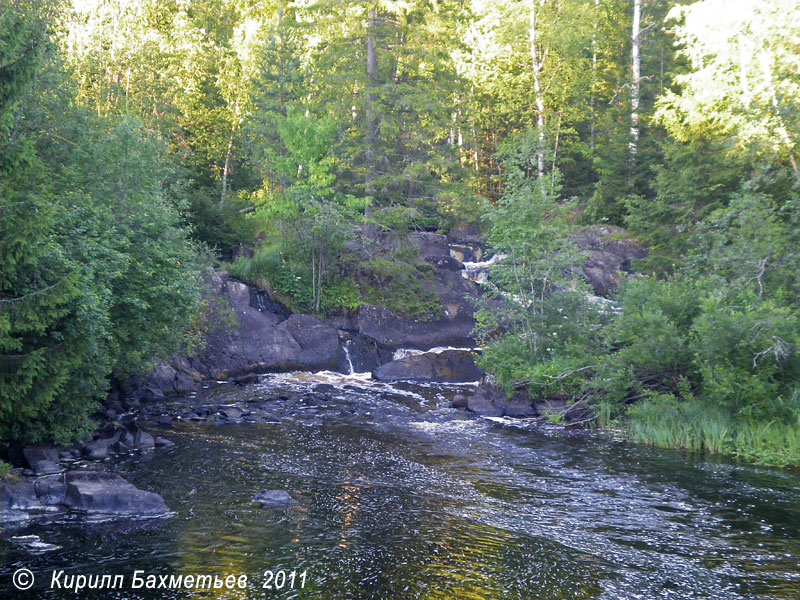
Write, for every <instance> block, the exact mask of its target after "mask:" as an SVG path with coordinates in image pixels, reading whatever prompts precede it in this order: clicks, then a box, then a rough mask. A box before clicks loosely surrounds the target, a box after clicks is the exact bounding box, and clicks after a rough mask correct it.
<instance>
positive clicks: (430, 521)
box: [2, 375, 800, 599]
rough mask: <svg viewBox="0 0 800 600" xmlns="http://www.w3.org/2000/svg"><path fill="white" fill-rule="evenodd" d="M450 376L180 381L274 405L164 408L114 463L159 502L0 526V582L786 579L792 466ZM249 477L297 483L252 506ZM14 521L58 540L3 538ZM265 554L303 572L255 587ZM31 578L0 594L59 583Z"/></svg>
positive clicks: (392, 591)
mask: <svg viewBox="0 0 800 600" xmlns="http://www.w3.org/2000/svg"><path fill="white" fill-rule="evenodd" d="M321 384H325V385H326V387H325V388H324V389H325V390H326V391H325V393H324V394H323V393H318V392H315V390H321V389H323V388H320V387H318V386H320V385H321ZM315 386H316V387H315ZM463 391H464V387H463V386H433V385H430V386H422V385H414V384H409V383H406V384H398V385H395V386H389V385H387V384H379V383H376V382H371V381H368V380H365V379H358V378H349V379H346V380H343V381H342V380H337V379H336V378H335V377H334V376H328V377H327V378H325V377H324V376H316V377H315V376H308V375H280V376H265V377H264V378H263V380H262V382H261V383H260V384H257V385H253V386H249V387H246V388H238V387H232V386H218V387H216V388H214V389H212V390H208V391H207V392H206V393H205V394H204V395H201V396H200V397H198V398H197V399H193V400H192V401H193V402H205V403H207V404H213V403H217V404H230V403H237V404H238V405H240V406H242V407H247V406H254V405H259V406H262V405H268V410H269V411H270V416H269V418H267V419H265V420H264V421H263V422H261V423H255V424H238V425H230V424H227V425H220V424H210V423H205V424H195V423H178V424H176V425H174V426H173V428H172V429H171V430H169V431H168V432H167V433H166V435H168V437H170V439H171V440H172V441H174V442H175V443H176V445H177V448H176V450H175V451H174V452H171V453H161V454H158V453H157V454H155V455H154V456H152V458H150V460H148V461H147V464H146V465H141V464H133V463H121V464H118V465H117V466H116V467H115V468H116V469H117V470H118V471H119V472H120V473H121V474H122V475H123V476H124V477H126V478H127V479H129V480H130V481H131V482H132V483H134V484H135V485H137V486H139V487H141V488H144V489H147V490H151V491H156V492H158V493H160V494H162V495H163V496H164V499H165V500H166V502H167V504H168V505H169V506H170V507H171V508H172V509H173V510H174V511H175V516H174V517H173V518H171V519H168V520H161V521H158V522H152V523H149V524H144V523H141V522H140V523H136V522H133V523H128V524H114V525H109V524H106V525H102V524H78V523H72V524H69V523H66V524H65V523H61V524H57V525H46V524H37V525H31V526H29V527H26V528H24V529H22V530H17V531H14V532H13V533H12V534H8V535H4V538H3V543H2V553H3V567H2V583H3V586H4V588H5V586H7V585H8V582H9V578H10V574H11V573H13V571H14V570H16V569H17V568H19V567H21V566H25V567H27V568H30V569H31V570H32V571H34V572H35V573H37V575H39V576H40V577H39V579H42V580H44V579H48V578H49V576H50V573H51V572H52V571H53V570H54V569H66V570H67V572H69V573H87V574H88V573H111V574H115V573H121V574H125V575H126V578H127V580H128V581H130V576H131V575H132V574H133V571H134V570H135V569H142V570H145V571H146V572H147V573H159V574H165V573H184V574H190V573H207V574H220V575H227V574H235V575H240V574H246V575H247V576H248V582H249V583H248V588H247V589H246V590H234V591H229V590H222V591H224V594H218V593H217V592H220V590H216V591H214V590H211V591H208V590H206V591H190V590H157V591H147V590H131V589H130V588H126V589H124V590H117V591H103V592H99V591H98V592H88V593H87V592H82V593H81V594H80V597H89V598H91V597H97V598H101V597H102V598H112V597H118V598H188V597H197V598H205V597H217V596H219V597H230V598H419V599H427V598H442V599H444V598H447V599H451V598H464V599H477V598H486V599H490V598H491V599H494V598H497V599H505V598H537V599H548V598H553V599H567V598H626V599H627V598H648V599H649V598H726V599H727V598H779V599H789V598H798V597H800V595H798V590H800V567H798V560H800V475H798V474H797V473H794V472H790V471H780V470H771V469H761V468H756V467H750V466H745V465H740V464H736V463H733V462H731V461H726V460H709V459H707V458H703V457H691V456H686V455H684V454H681V453H677V452H665V451H659V450H653V449H649V448H643V447H637V446H631V445H629V444H625V443H623V442H621V441H619V440H615V439H613V438H612V437H611V436H609V435H602V434H600V435H598V434H588V433H585V432H565V431H563V430H557V429H551V428H547V427H543V426H541V425H535V424H532V423H530V422H526V421H511V420H494V421H492V420H487V419H479V418H473V417H470V416H468V415H467V414H466V413H464V412H462V411H457V410H453V409H449V408H446V407H447V406H448V405H449V401H450V399H451V398H452V396H453V395H454V394H456V393H461V392H463ZM310 392H314V394H315V396H314V397H315V398H316V400H314V401H310V400H309V398H311V395H310V394H309V393H310ZM276 398H279V399H276ZM175 402H176V403H180V402H187V400H186V399H177V400H175ZM262 489H283V490H286V491H288V492H289V493H290V494H291V495H292V497H293V498H294V499H295V500H297V503H296V504H295V505H293V506H291V507H289V508H286V509H269V508H266V509H265V508H260V507H259V505H257V504H255V503H253V502H252V497H253V495H254V494H255V493H256V492H257V491H259V490H262ZM27 534H35V535H38V536H40V537H41V539H42V540H43V541H45V542H47V543H50V544H53V545H55V546H58V548H57V549H53V550H51V551H48V552H42V553H39V554H34V553H31V552H30V551H29V550H26V549H25V548H23V547H21V546H20V545H19V544H15V543H14V542H13V541H11V540H10V539H9V538H10V536H11V535H13V536H21V535H27ZM267 569H271V570H273V571H277V570H278V569H285V570H287V573H288V572H291V571H296V573H297V574H300V573H302V572H304V571H305V572H306V573H307V575H306V580H305V586H304V587H303V588H302V589H298V587H299V586H298V585H296V586H295V589H287V587H284V588H283V589H282V590H280V591H276V590H274V589H273V590H268V589H263V588H262V585H263V584H264V582H265V579H264V575H263V573H264V571H265V570H267ZM43 586H44V584H40V585H36V586H34V588H33V589H31V590H29V591H28V592H24V593H23V592H15V594H14V596H13V597H14V598H60V597H65V598H66V597H69V598H74V597H75V594H74V592H72V591H64V590H62V591H60V592H59V591H57V590H56V591H52V590H50V591H48V590H45V589H44V588H43ZM225 594H227V595H225ZM4 597H5V596H4Z"/></svg>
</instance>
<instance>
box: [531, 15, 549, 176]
mask: <svg viewBox="0 0 800 600" xmlns="http://www.w3.org/2000/svg"><path fill="white" fill-rule="evenodd" d="M536 3H537V0H530V15H529V29H528V37H529V41H530V45H531V68H532V70H533V93H534V100H535V102H536V129H537V130H538V132H539V144H538V147H537V151H536V169H537V171H538V173H539V178H542V177H544V163H545V151H546V149H547V146H546V139H545V132H544V126H545V119H544V92H543V90H542V67H543V66H544V61H545V58H546V57H547V52H544V53H543V54H542V53H540V51H539V49H538V48H537V43H538V31H537V29H536ZM539 3H540V4H542V5H543V4H544V3H545V0H539Z"/></svg>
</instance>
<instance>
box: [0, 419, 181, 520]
mask: <svg viewBox="0 0 800 600" xmlns="http://www.w3.org/2000/svg"><path fill="white" fill-rule="evenodd" d="M173 446H174V444H173V443H172V442H171V441H169V440H167V439H165V438H162V437H159V436H153V435H152V434H150V433H149V432H147V431H145V430H144V429H142V428H140V427H139V426H138V425H137V424H136V423H135V422H133V421H128V422H126V423H124V424H121V423H118V422H117V423H115V424H112V423H106V424H105V425H104V426H103V428H101V429H100V430H98V432H97V434H96V435H95V436H94V438H93V439H91V440H89V441H87V442H85V443H83V444H80V445H75V446H73V447H71V448H58V447H56V446H53V445H50V444H40V445H36V446H28V447H25V448H23V449H22V450H21V454H22V457H21V458H20V457H17V461H16V462H18V463H20V462H22V463H24V464H25V466H24V467H19V468H17V469H15V471H14V472H13V476H14V478H15V481H11V480H9V481H5V482H3V483H2V484H0V507H2V526H3V527H9V526H14V525H18V524H24V523H25V522H26V521H28V520H31V519H37V518H57V517H59V516H64V515H67V514H69V515H71V516H76V517H81V518H90V519H96V518H104V519H108V518H125V517H155V516H165V515H167V514H168V513H169V509H168V508H167V506H166V504H165V503H164V500H163V499H162V498H161V496H159V495H158V494H155V493H152V492H148V491H144V490H140V489H139V488H137V487H136V486H134V485H132V484H130V483H129V482H127V481H126V480H125V479H123V478H122V477H120V476H119V475H116V474H115V473H111V472H109V471H107V470H106V467H107V466H108V465H109V462H110V461H113V460H117V459H120V458H128V457H132V456H141V455H146V454H148V453H152V452H153V451H156V450H158V451H161V450H168V449H169V448H171V447H173Z"/></svg>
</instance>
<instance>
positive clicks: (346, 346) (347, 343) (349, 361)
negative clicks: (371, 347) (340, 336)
mask: <svg viewBox="0 0 800 600" xmlns="http://www.w3.org/2000/svg"><path fill="white" fill-rule="evenodd" d="M351 342H352V340H347V341H345V343H344V355H345V357H346V358H347V367H348V368H349V369H350V370H349V371H348V372H347V374H348V375H352V374H353V373H355V372H356V371H355V369H354V368H353V361H352V359H351V358H350V344H351Z"/></svg>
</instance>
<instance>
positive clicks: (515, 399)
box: [467, 375, 538, 417]
mask: <svg viewBox="0 0 800 600" xmlns="http://www.w3.org/2000/svg"><path fill="white" fill-rule="evenodd" d="M467 408H468V409H469V410H471V411H472V412H474V413H476V414H479V415H482V416H485V417H503V416H506V417H533V416H536V415H537V414H538V413H537V410H536V407H535V406H534V405H533V402H532V401H531V399H530V398H529V397H528V394H527V393H526V392H516V393H515V394H514V395H513V396H512V397H511V398H508V397H507V396H506V393H505V391H504V390H503V388H501V387H500V386H499V385H497V383H496V382H495V380H494V378H493V377H491V376H490V375H487V376H485V377H484V378H483V379H482V380H481V383H480V385H479V386H478V389H477V390H475V393H474V394H473V395H472V396H469V397H468V398H467Z"/></svg>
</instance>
